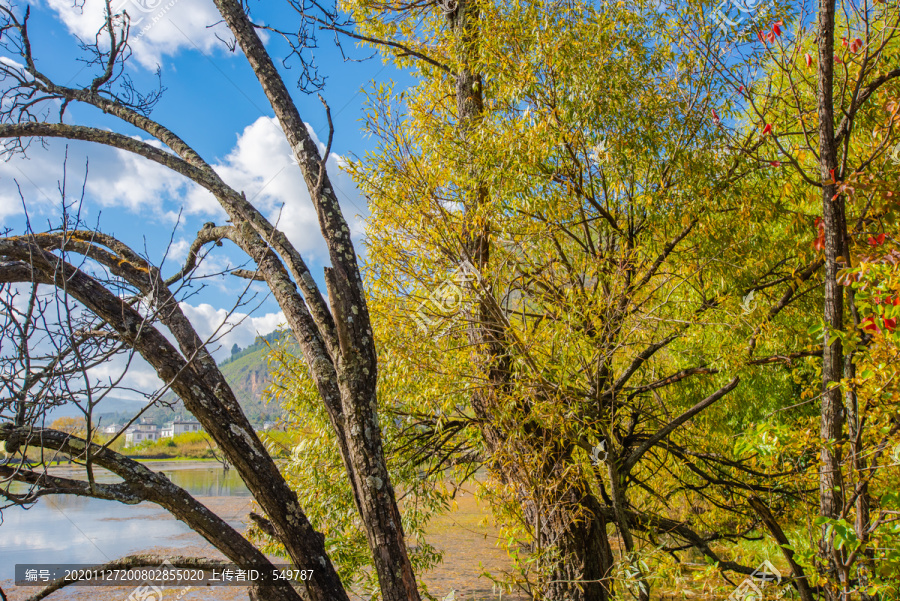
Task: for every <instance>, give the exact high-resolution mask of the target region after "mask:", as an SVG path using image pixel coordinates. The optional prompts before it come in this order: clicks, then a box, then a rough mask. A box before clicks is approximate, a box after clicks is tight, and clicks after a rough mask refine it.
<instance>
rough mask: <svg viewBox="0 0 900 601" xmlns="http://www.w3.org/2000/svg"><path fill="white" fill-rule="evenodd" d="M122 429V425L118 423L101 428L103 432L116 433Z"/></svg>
mask: <svg viewBox="0 0 900 601" xmlns="http://www.w3.org/2000/svg"><path fill="white" fill-rule="evenodd" d="M121 431H122V426H121V425H119V424H110V425H108V426H106V427H105V428H103V433H104V434H118V433H119V432H121Z"/></svg>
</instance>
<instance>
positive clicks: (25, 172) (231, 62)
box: [0, 0, 411, 386]
mask: <svg viewBox="0 0 900 601" xmlns="http://www.w3.org/2000/svg"><path fill="white" fill-rule="evenodd" d="M27 4H28V5H30V6H31V9H32V19H31V22H30V34H31V38H32V44H33V49H34V54H35V57H36V59H37V64H38V68H39V69H41V70H42V71H43V72H44V73H46V74H48V75H49V76H51V77H52V78H53V79H54V80H55V81H57V82H58V83H61V84H67V85H70V86H75V85H86V84H87V83H89V82H90V80H91V79H92V78H93V77H94V75H95V74H96V71H95V69H96V67H85V65H84V63H82V62H79V61H78V58H79V57H80V56H83V54H82V53H81V52H80V50H79V47H78V37H80V38H81V39H92V38H93V36H94V34H95V33H96V31H97V30H98V29H99V27H100V24H101V22H102V21H101V20H102V15H103V2H102V0H84V2H83V7H82V8H75V7H73V1H72V0H32V2H30V3H27ZM27 4H26V3H24V2H20V3H18V6H19V7H20V8H23V9H24V7H25V6H26V5H27ZM114 6H115V7H118V8H123V9H125V10H127V11H128V14H129V15H131V17H132V32H131V46H132V49H133V52H134V55H133V56H132V58H131V61H130V63H131V64H130V67H129V70H128V74H129V76H130V77H132V78H133V80H134V82H135V84H136V86H137V87H138V89H140V90H150V89H152V88H153V87H154V85H156V82H157V80H156V75H155V71H156V68H157V65H158V66H159V67H160V69H161V73H162V84H163V86H165V88H166V91H165V93H164V95H163V97H162V100H161V101H160V102H159V104H158V105H157V106H156V108H155V109H154V111H153V113H152V117H153V118H154V119H155V120H156V121H158V122H160V123H162V124H163V125H165V126H167V127H168V128H169V129H171V130H173V131H174V132H175V133H176V134H178V135H179V136H180V137H181V138H182V139H184V140H185V141H186V142H187V143H188V144H190V145H191V146H193V148H194V149H195V150H197V151H198V152H199V153H200V155H201V156H202V157H203V158H204V159H205V160H206V161H207V162H209V163H210V164H212V165H213V166H214V167H215V168H216V170H217V171H218V172H219V173H220V174H221V175H222V177H223V178H224V179H225V180H226V182H228V183H229V184H231V185H232V186H234V187H235V188H236V189H238V190H242V191H244V192H245V193H246V194H247V196H248V198H252V199H254V200H253V202H254V204H256V205H257V206H258V207H259V208H260V209H261V210H262V211H263V212H264V213H265V214H266V215H268V216H269V217H270V218H271V219H273V220H276V219H277V220H278V223H279V225H280V226H281V227H282V228H283V229H284V230H285V231H286V233H287V234H288V236H289V237H290V238H291V239H292V241H293V242H294V244H295V245H296V246H297V247H298V249H299V250H300V251H301V253H303V254H304V257H305V258H306V259H307V261H308V263H309V264H310V267H311V269H312V271H313V273H314V274H316V277H317V279H318V280H319V281H321V273H322V266H323V263H324V262H325V261H326V260H327V258H326V255H325V249H324V244H323V242H322V239H321V235H320V234H319V232H318V225H317V223H316V220H315V215H314V213H313V210H312V206H311V204H310V203H309V196H308V193H307V192H306V190H305V187H304V185H303V180H302V177H301V175H300V172H299V168H298V167H297V166H296V165H295V164H294V163H293V162H292V157H291V153H290V149H289V148H288V145H287V143H286V142H285V141H284V138H283V136H282V135H281V131H280V129H279V128H278V126H277V123H276V122H275V121H274V119H273V113H272V111H271V109H270V107H269V104H268V102H267V101H266V99H265V97H264V96H263V94H262V92H261V90H260V87H259V84H258V82H257V80H256V78H255V76H254V75H253V73H252V71H251V70H250V67H249V66H248V65H247V62H246V60H245V59H244V58H243V56H242V55H241V54H240V53H239V52H237V53H231V52H230V51H229V50H228V49H227V47H226V46H225V44H224V43H223V42H221V41H220V40H219V39H217V38H216V35H217V34H218V35H219V36H220V37H222V38H226V39H230V36H229V34H228V32H227V30H226V29H225V28H224V25H222V24H221V23H220V24H218V25H215V23H216V22H217V21H218V20H219V18H218V15H217V13H216V12H215V7H214V6H213V2H212V0H117V2H115V3H114ZM252 6H253V11H254V12H253V17H254V19H255V20H256V21H257V22H264V23H273V24H276V25H277V26H279V27H284V28H285V29H291V28H295V27H296V25H295V23H297V22H298V19H297V18H296V16H295V14H294V13H293V11H292V10H291V9H290V8H289V7H287V6H286V3H282V2H272V1H266V2H256V3H253V4H252ZM21 12H23V11H20V14H21ZM266 42H267V46H268V47H269V49H270V52H271V53H272V55H273V56H274V57H276V58H277V59H278V60H277V61H276V62H277V63H278V64H279V66H280V67H281V68H282V74H283V76H284V77H285V79H286V81H287V82H288V84H289V88H290V89H292V90H293V91H294V96H295V99H296V101H297V104H298V107H299V109H300V113H301V115H302V116H303V118H304V120H305V121H306V122H307V123H308V125H309V126H310V128H311V129H312V130H313V132H314V133H315V134H316V135H317V137H318V138H319V139H320V140H322V141H324V140H325V139H326V136H327V125H326V123H327V122H326V119H325V113H324V110H323V108H322V106H321V104H320V102H319V100H318V98H317V97H316V96H315V95H312V96H308V95H305V94H304V93H303V92H301V91H299V90H297V89H296V87H295V84H296V82H297V78H298V77H299V73H300V70H299V68H297V65H296V64H294V63H292V62H290V61H289V62H288V63H287V67H284V66H283V65H282V64H281V60H280V59H281V58H282V57H283V56H286V54H287V51H286V45H285V44H284V43H283V42H282V41H281V40H280V38H278V37H277V36H274V35H269V36H268V37H267V38H266ZM320 46H321V48H319V49H317V50H316V51H315V53H316V54H315V60H316V63H317V64H318V65H319V67H320V69H321V73H322V74H324V75H326V76H327V81H326V87H325V89H324V91H323V92H322V94H323V96H324V97H325V99H326V100H327V101H328V103H329V104H330V106H331V110H332V117H333V120H334V125H335V137H334V143H333V147H332V153H333V154H332V157H331V158H330V159H329V169H330V174H331V176H332V178H333V181H334V183H335V187H336V189H337V190H338V195H339V197H340V199H341V201H342V204H343V206H344V211H345V215H346V217H347V219H348V221H350V222H351V229H352V230H353V232H354V235H355V239H356V245H357V251H358V252H364V249H363V248H362V232H363V219H364V218H365V215H366V207H365V200H364V198H363V197H362V196H361V194H360V193H359V192H358V190H356V188H355V186H354V185H353V183H352V181H351V179H350V178H349V176H347V174H346V173H342V172H341V171H340V165H341V164H342V163H343V162H344V161H345V160H346V159H347V158H348V157H351V156H352V155H359V156H362V154H363V153H364V152H365V151H366V150H367V149H370V148H371V147H372V146H373V144H374V141H373V140H371V139H370V138H368V137H366V136H365V135H364V134H363V132H362V131H361V128H362V122H361V118H362V116H363V104H364V101H365V94H364V93H362V92H361V90H362V89H363V88H364V87H366V86H368V85H369V83H370V82H372V81H373V80H375V81H384V80H388V79H393V80H395V81H399V82H401V83H403V84H408V83H410V81H411V80H410V79H409V78H408V76H406V75H404V74H403V73H400V72H398V71H396V70H395V69H394V68H393V67H392V66H386V65H385V64H384V63H383V62H382V61H381V59H380V58H374V59H371V60H365V61H363V62H345V61H344V60H343V58H342V57H341V54H340V52H339V51H338V50H337V49H336V48H335V47H334V46H333V42H332V37H331V36H330V35H329V34H326V33H323V34H322V35H321V37H320ZM345 47H346V49H349V50H350V52H349V53H350V54H351V55H353V56H356V57H358V58H365V57H367V56H370V55H371V51H370V50H368V49H358V48H357V47H356V45H355V44H354V43H353V42H352V41H351V40H347V41H346V46H345ZM6 58H7V59H12V60H17V59H18V57H15V56H10V55H6ZM290 67H294V68H290ZM55 110H56V109H55ZM50 119H51V120H52V119H53V117H51V118H50ZM66 121H67V122H69V123H77V124H82V125H90V126H96V127H103V128H109V129H114V130H115V131H119V132H122V133H126V134H128V135H135V136H139V137H140V138H142V139H145V140H146V139H148V136H147V135H146V134H145V133H144V132H140V131H138V130H135V129H132V128H130V127H129V126H126V125H123V124H122V123H120V122H118V121H116V120H114V119H112V118H110V117H109V116H108V115H104V114H102V113H101V112H99V111H97V110H95V109H91V108H87V107H79V106H73V107H71V108H70V109H69V110H68V113H67V117H66ZM66 152H68V168H67V173H68V175H67V189H68V195H69V197H70V198H73V197H75V198H77V197H78V195H80V192H81V187H82V183H84V182H86V185H85V190H86V196H85V203H84V209H83V213H84V215H85V218H86V220H87V221H88V222H89V223H96V222H98V221H99V224H100V227H101V229H102V230H104V231H106V232H108V233H111V234H114V235H116V236H118V237H120V238H121V239H122V240H124V241H125V242H127V243H129V244H130V245H131V246H132V247H133V248H135V249H137V250H139V251H143V250H144V248H146V249H147V252H148V254H149V256H150V257H151V259H154V260H155V261H157V262H158V261H160V260H161V258H162V256H163V253H164V251H165V249H166V248H167V246H168V245H169V241H170V239H172V240H173V243H172V245H171V247H170V248H169V259H168V260H167V262H166V264H165V268H166V269H165V271H167V272H169V273H172V272H174V271H175V270H177V268H178V264H179V263H180V262H181V261H182V260H183V258H184V256H185V254H186V251H187V248H188V245H189V244H190V241H191V240H192V239H193V236H194V234H195V232H196V231H197V230H198V229H199V228H200V227H201V226H202V224H203V223H205V222H207V221H215V222H216V223H217V224H222V223H224V213H223V212H222V211H221V209H219V208H218V206H217V205H216V203H215V201H214V200H213V199H212V196H211V195H209V194H208V193H206V192H205V191H203V190H201V189H199V188H198V187H196V186H194V185H193V184H191V183H190V182H188V181H187V180H185V179H184V178H182V177H181V176H179V175H177V174H174V173H171V172H168V171H167V170H165V169H164V168H162V167H160V166H158V165H155V164H152V163H150V162H148V161H146V160H144V159H141V158H140V157H135V156H131V155H129V154H128V153H125V152H123V151H118V150H114V149H109V148H105V147H101V146H98V145H91V144H87V143H81V142H66V141H62V140H48V143H47V148H46V149H44V148H41V147H40V145H34V146H33V147H32V148H31V149H30V150H29V152H28V157H27V158H20V157H16V158H14V159H12V160H11V161H9V162H6V163H2V164H0V227H9V228H12V229H13V230H15V231H21V230H22V228H23V226H24V211H25V210H27V213H28V216H29V218H30V219H31V221H32V224H33V227H34V228H35V229H36V230H41V229H44V228H45V227H46V224H47V223H48V221H50V222H53V223H56V222H58V220H59V215H60V212H59V207H60V194H59V192H58V190H57V187H58V184H59V182H61V181H62V179H63V163H64V156H65V154H66ZM86 165H88V174H87V178H86V180H85V169H86ZM17 186H18V187H20V188H21V191H22V195H23V196H24V201H25V202H24V207H23V203H22V200H21V199H20V198H19V192H18V189H17ZM179 214H180V217H179ZM243 260H244V259H243V258H242V257H241V256H240V254H239V253H236V252H235V249H233V248H229V247H228V245H226V246H225V247H222V248H217V249H215V251H214V252H213V253H212V254H211V256H210V257H209V259H208V261H207V267H206V268H205V271H206V272H207V273H214V272H217V271H219V270H221V269H223V268H224V267H226V266H228V265H235V264H237V263H240V262H242V261H243ZM245 285H246V282H244V281H242V280H237V279H236V278H233V277H228V278H221V277H219V278H210V279H209V280H208V281H207V282H206V288H205V289H204V290H201V291H199V292H198V293H197V294H196V295H194V296H191V297H190V298H189V299H188V300H187V301H186V303H185V305H184V307H185V310H186V311H187V312H188V314H189V316H190V317H192V318H193V320H194V321H195V324H196V326H197V329H198V331H199V332H200V334H201V335H203V336H208V335H209V334H211V333H212V332H213V331H214V330H215V329H216V328H217V327H218V326H219V325H220V324H221V322H222V320H223V318H224V315H225V313H226V312H227V311H228V310H230V309H232V307H233V306H234V302H235V299H236V297H237V295H238V294H239V292H240V291H241V290H242V289H243V288H244V286H245ZM252 288H253V289H254V290H255V291H256V292H257V293H258V295H257V297H256V300H255V301H254V302H253V303H251V305H248V306H246V307H244V308H242V309H240V310H239V313H242V312H248V311H249V308H250V307H251V306H255V305H259V306H258V308H257V309H256V310H255V311H254V312H253V313H252V315H251V317H250V318H248V319H246V320H245V321H244V322H243V323H242V324H240V325H239V326H237V327H236V328H234V329H233V330H232V331H230V332H228V333H227V334H226V335H225V336H224V337H223V338H222V340H221V341H220V342H219V343H218V344H216V345H215V347H214V348H219V349H220V350H219V351H217V352H216V355H217V356H218V357H220V358H221V357H224V356H226V355H227V354H228V352H229V349H230V348H231V345H232V344H234V343H237V344H239V345H240V346H246V345H247V344H249V343H250V342H252V340H253V338H254V337H255V335H256V334H257V333H260V334H265V333H268V332H269V331H271V330H272V329H274V327H276V325H277V324H278V323H280V322H281V315H280V312H279V311H278V307H277V305H276V304H275V303H274V302H273V301H271V299H266V298H265V296H266V290H265V288H264V287H263V286H262V285H261V284H254V285H253V286H252ZM148 370H149V368H148V367H146V366H138V368H136V369H135V370H133V371H134V372H135V373H134V374H133V375H132V376H131V377H129V380H131V383H132V384H136V385H139V386H140V385H143V386H150V385H152V383H153V381H154V378H153V375H152V373H151V372H149V371H148ZM141 383H143V384H141Z"/></svg>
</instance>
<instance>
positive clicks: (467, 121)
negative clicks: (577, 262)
mask: <svg viewBox="0 0 900 601" xmlns="http://www.w3.org/2000/svg"><path fill="white" fill-rule="evenodd" d="M449 18H450V22H451V27H452V29H453V32H454V35H455V39H456V44H457V50H456V51H457V59H458V61H459V63H460V65H461V67H460V69H459V71H458V72H457V73H456V76H455V77H456V83H455V88H456V89H455V93H456V108H457V114H458V119H459V121H458V129H459V134H460V136H461V137H462V139H463V140H464V141H465V139H466V137H467V132H468V131H469V130H470V129H471V128H473V127H476V126H477V124H478V122H479V121H480V119H481V117H482V114H483V111H484V104H483V90H482V85H483V82H482V78H481V76H480V75H479V74H478V73H477V72H476V71H474V70H473V68H472V67H471V65H473V64H476V63H477V55H478V43H479V42H478V36H479V19H480V9H479V7H478V2H477V0H460V2H459V3H458V5H457V7H456V9H455V10H454V11H453V12H452V13H451V14H450V16H449ZM471 175H472V176H473V177H472V179H473V181H475V182H477V183H476V184H475V185H474V186H473V187H472V189H470V190H468V191H467V192H466V199H465V210H466V214H467V219H466V231H465V232H464V245H465V247H464V254H465V255H466V256H465V258H466V259H467V260H469V261H470V262H471V263H472V264H473V265H474V266H475V268H476V269H477V270H478V271H479V272H480V273H489V269H490V255H491V248H490V244H491V243H490V233H491V224H490V222H489V221H488V220H487V219H485V218H484V215H483V211H482V209H483V208H484V206H485V205H486V204H487V202H488V190H487V187H486V186H485V185H484V184H482V183H480V182H479V179H478V177H477V174H476V173H472V174H471ZM472 215H474V216H475V217H474V218H473V217H471V216H472ZM482 283H483V285H484V288H483V289H481V290H479V299H478V302H477V304H476V307H475V309H474V314H473V316H472V319H471V324H470V325H469V329H468V338H469V342H470V343H471V345H472V348H473V354H474V364H475V365H476V369H477V370H478V371H480V372H481V374H480V375H481V377H482V378H483V379H484V384H483V385H481V386H478V387H476V388H475V390H474V391H473V393H472V405H473V408H474V410H475V413H476V415H477V416H478V417H479V419H480V423H481V431H482V437H483V439H484V442H485V445H486V446H487V449H488V452H489V453H490V454H496V453H497V452H498V451H499V450H500V449H501V448H503V447H504V445H505V438H506V436H505V435H504V433H503V432H501V431H500V430H499V429H498V428H497V427H496V425H495V424H496V421H497V420H496V412H497V411H498V410H500V409H499V408H500V407H501V406H502V402H501V399H502V397H503V395H504V394H505V393H507V392H508V391H509V377H510V373H511V366H510V357H511V355H510V352H509V349H508V348H507V345H508V341H507V340H506V339H505V333H504V332H505V325H504V324H503V322H502V319H500V318H499V316H498V315H497V311H498V310H499V306H498V305H497V303H496V302H495V300H494V299H493V298H492V297H491V295H492V294H493V291H492V290H491V289H490V285H489V283H488V282H487V281H486V280H482ZM537 430H540V428H537ZM531 438H532V439H533V442H534V444H535V447H534V448H527V446H526V445H520V446H521V448H520V449H519V450H518V452H519V453H521V455H522V456H523V457H530V456H535V455H537V454H538V453H537V452H538V451H539V450H543V448H544V445H545V443H546V441H547V439H548V437H547V436H545V435H544V433H542V432H540V431H533V432H531ZM551 446H552V449H553V450H552V452H551V454H550V457H549V458H548V459H547V460H545V461H542V462H541V465H542V467H541V474H540V475H539V477H538V478H537V480H538V481H540V482H543V483H551V482H552V483H557V482H560V474H559V472H560V470H561V469H564V468H565V466H567V465H569V464H570V463H571V462H570V456H571V453H572V448H571V447H570V446H567V445H562V444H551ZM521 471H522V468H521V466H520V467H519V468H516V467H514V466H509V465H507V466H501V467H500V473H499V474H498V475H499V476H500V477H501V478H502V479H503V480H505V481H507V482H514V483H516V485H519V486H525V487H526V488H527V486H528V485H527V483H528V482H529V481H534V474H530V473H521ZM575 480H576V481H572V475H571V474H567V477H565V478H563V482H564V484H562V485H553V486H551V487H550V488H549V489H548V490H545V491H543V493H544V494H546V495H547V497H548V499H547V501H548V503H549V507H550V509H551V510H548V507H546V506H544V504H537V503H535V502H534V497H535V494H534V493H535V492H536V491H531V492H530V493H526V494H525V496H524V498H523V499H522V512H523V515H524V516H525V519H526V521H527V522H528V525H529V527H530V529H531V531H532V533H533V536H534V538H535V545H536V546H537V548H539V549H541V548H547V547H550V546H552V547H555V549H556V550H557V552H558V556H557V557H558V559H555V560H554V562H553V565H552V566H551V570H550V574H549V581H548V583H547V584H546V586H545V590H542V591H540V595H541V596H542V597H543V598H547V599H570V600H572V601H606V600H607V599H608V598H609V597H610V595H611V594H612V584H611V583H612V581H611V579H610V576H611V572H612V566H613V563H614V558H613V555H612V550H611V547H610V544H609V537H608V534H607V531H606V524H607V519H606V517H605V516H603V515H601V513H600V511H599V503H598V502H597V500H596V499H595V498H594V497H593V493H592V492H591V488H590V485H589V484H588V483H587V482H586V481H584V480H581V479H575Z"/></svg>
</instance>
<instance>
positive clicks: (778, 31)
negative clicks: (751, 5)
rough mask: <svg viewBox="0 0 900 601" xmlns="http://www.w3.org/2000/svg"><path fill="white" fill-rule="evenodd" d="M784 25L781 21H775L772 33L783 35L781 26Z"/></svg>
mask: <svg viewBox="0 0 900 601" xmlns="http://www.w3.org/2000/svg"><path fill="white" fill-rule="evenodd" d="M782 25H784V23H782V22H781V21H775V24H774V25H772V33H774V34H775V35H781V26H782Z"/></svg>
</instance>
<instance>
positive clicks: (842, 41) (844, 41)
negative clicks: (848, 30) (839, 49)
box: [841, 36, 847, 46]
mask: <svg viewBox="0 0 900 601" xmlns="http://www.w3.org/2000/svg"><path fill="white" fill-rule="evenodd" d="M846 45H847V38H845V37H843V36H841V46H846Z"/></svg>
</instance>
